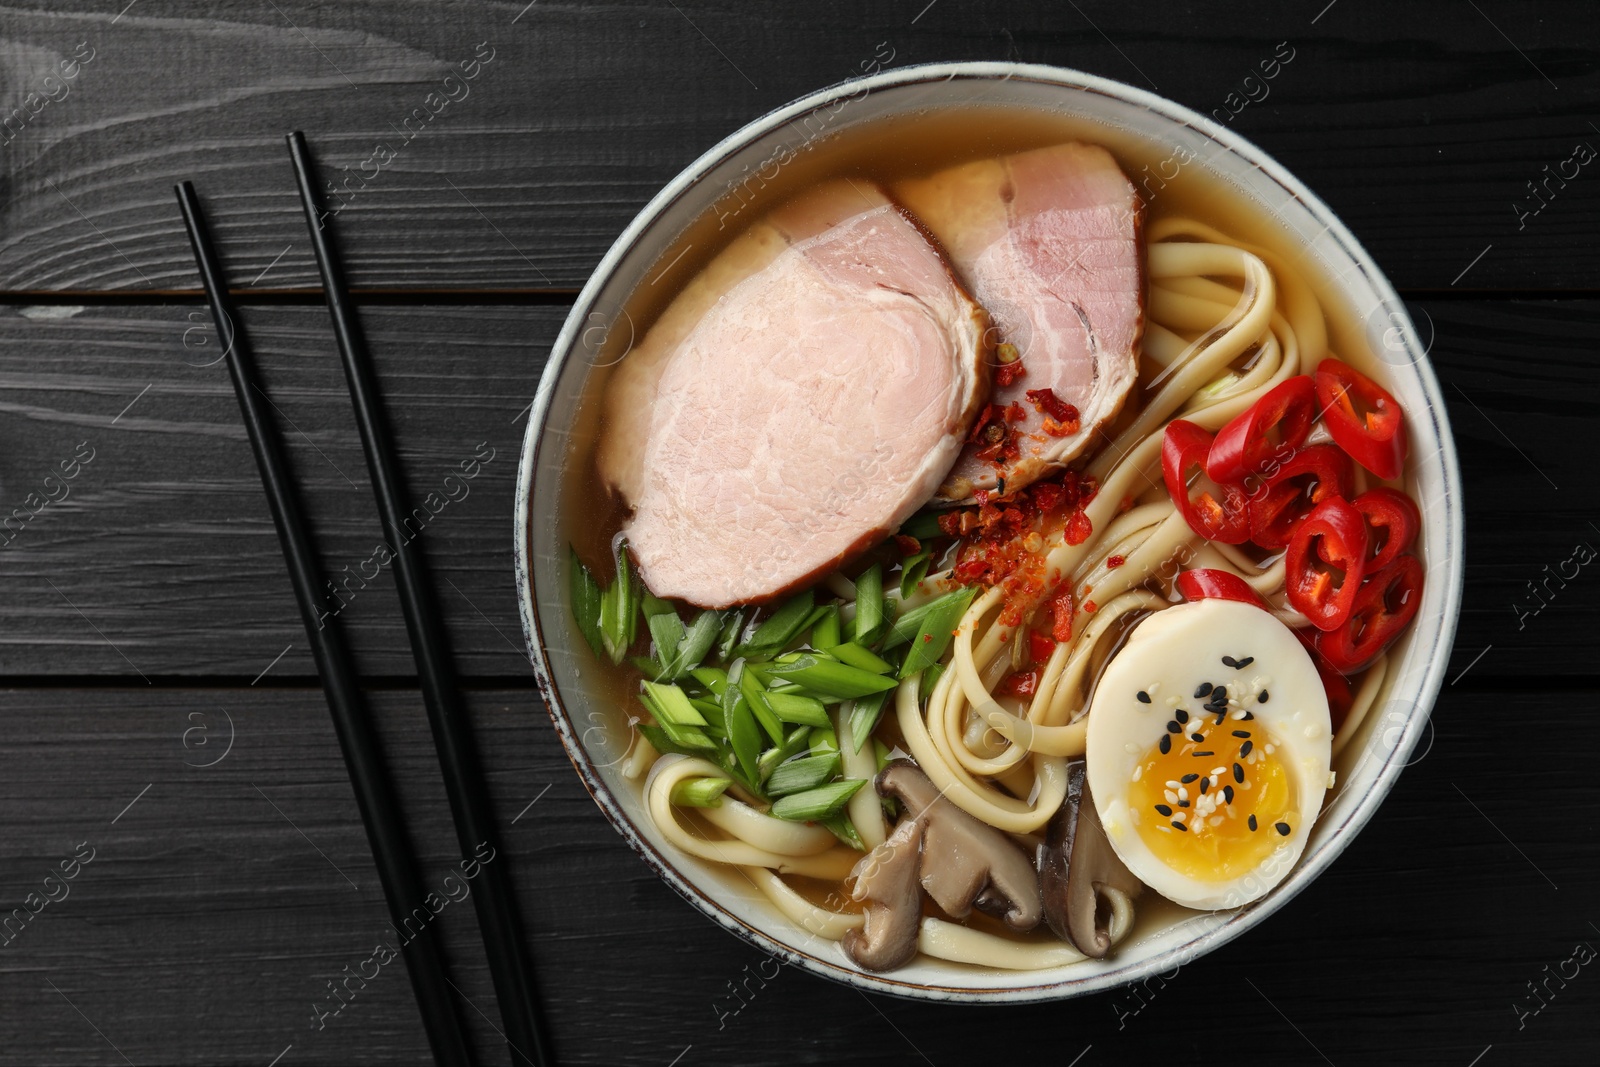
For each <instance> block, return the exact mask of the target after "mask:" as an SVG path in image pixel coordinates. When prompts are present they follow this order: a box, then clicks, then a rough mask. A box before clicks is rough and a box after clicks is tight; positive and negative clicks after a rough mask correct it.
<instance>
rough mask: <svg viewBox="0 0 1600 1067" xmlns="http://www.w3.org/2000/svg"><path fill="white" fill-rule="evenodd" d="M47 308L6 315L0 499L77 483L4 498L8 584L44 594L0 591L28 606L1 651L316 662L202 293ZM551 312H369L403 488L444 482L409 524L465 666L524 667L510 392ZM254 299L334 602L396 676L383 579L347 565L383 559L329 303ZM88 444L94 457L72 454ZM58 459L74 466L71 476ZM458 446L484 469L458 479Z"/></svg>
mask: <svg viewBox="0 0 1600 1067" xmlns="http://www.w3.org/2000/svg"><path fill="white" fill-rule="evenodd" d="M47 310H48V314H47V315H46V317H44V318H30V317H29V314H36V313H30V312H28V311H27V310H26V309H24V310H23V311H22V312H20V313H19V312H17V311H15V310H13V309H8V311H7V313H5V314H4V316H3V318H0V321H3V322H5V323H6V324H7V327H9V328H8V329H7V330H6V331H5V336H6V337H7V338H8V341H6V342H0V347H3V354H0V366H3V368H4V369H0V381H3V382H4V385H3V386H0V389H3V392H4V399H0V425H3V427H4V429H3V430H0V442H3V446H0V447H3V451H4V455H3V456H0V484H3V485H4V487H5V496H4V498H3V499H4V502H5V504H6V514H7V515H12V514H13V512H14V511H15V510H16V509H17V508H19V507H20V508H22V509H23V510H22V511H21V515H22V516H26V515H27V514H28V512H29V511H30V510H35V509H37V503H32V504H30V503H29V502H28V494H30V493H37V494H40V497H36V498H35V500H37V499H40V498H42V497H44V496H46V495H55V496H57V497H60V496H61V495H62V493H63V492H66V494H67V495H66V496H65V497H64V498H62V499H61V500H60V502H59V503H50V504H47V505H46V506H45V507H43V508H42V509H38V510H37V514H35V515H34V516H33V517H32V518H31V519H29V520H28V521H27V522H26V523H25V524H24V523H23V522H22V520H21V518H20V517H18V518H14V519H13V523H14V525H13V528H12V529H13V530H14V531H15V532H13V533H12V539H11V540H10V541H9V543H8V544H7V546H6V547H5V548H4V549H0V552H3V553H5V556H6V565H7V568H8V579H9V581H10V582H11V583H14V584H11V585H10V586H9V587H10V588H12V589H14V590H17V591H19V592H20V591H21V590H23V589H26V590H29V594H28V595H31V596H36V597H38V598H39V599H38V600H37V601H36V603H35V604H34V605H33V607H32V608H24V607H23V605H22V603H21V601H20V599H18V598H16V597H9V598H7V601H8V606H7V607H6V608H4V609H0V611H3V612H4V613H5V614H6V618H7V621H17V622H19V624H20V625H19V626H18V627H17V628H10V627H7V630H8V632H7V633H6V635H5V637H4V639H3V640H4V641H5V643H6V648H5V651H4V652H3V653H0V660H3V663H4V666H3V668H0V672H3V673H6V674H12V675H15V674H18V673H22V674H28V673H34V672H36V671H41V670H42V671H44V672H47V673H53V674H63V673H64V674H71V673H84V674H106V673H111V674H127V675H129V676H132V675H133V674H134V673H138V674H141V675H144V676H147V677H148V676H160V675H173V674H198V675H216V674H222V675H235V676H242V677H243V678H245V679H250V678H254V677H256V676H257V675H258V674H260V673H262V672H263V671H265V670H266V669H267V668H268V666H269V665H272V673H273V676H274V677H282V676H285V675H291V676H292V675H300V676H306V675H308V674H310V673H314V668H313V667H312V664H311V658H310V650H309V648H308V647H307V645H306V642H305V638H304V635H303V632H302V628H301V623H300V618H299V614H298V612H297V610H296V608H295V605H294V600H293V596H292V594H291V592H290V589H289V584H288V577H287V574H286V572H285V570H284V565H283V561H282V557H281V556H280V554H279V551H278V547H277V537H276V534H275V533H274V531H273V528H272V521H271V517H270V516H269V514H268V512H267V508H266V500H265V497H264V496H263V494H262V491H261V484H260V477H259V475H258V474H257V472H256V469H255V464H254V461H253V459H252V457H251V453H250V448H249V445H248V443H247V442H246V440H245V437H244V430H243V427H242V426H241V425H240V422H239V412H238V405H237V403H236V401H235V399H234V395H233V389H232V386H231V384H230V383H229V381H228V375H227V370H226V368H225V367H224V366H223V365H222V364H221V363H214V364H212V365H209V366H203V365H197V364H205V363H208V362H210V361H211V360H214V359H215V358H216V345H215V343H214V340H211V338H210V334H209V332H208V331H209V327H204V328H202V327H201V326H200V325H199V324H201V323H205V322H207V321H208V318H207V313H206V312H204V311H202V310H200V309H199V308H196V307H188V306H182V305H166V306H158V307H153V308H128V309H103V308H102V309H89V310H82V311H76V312H75V311H74V310H73V309H70V308H69V309H61V308H51V309H47ZM62 312H65V314H60V313H62ZM564 314H565V309H563V308H543V307H532V308H447V309H437V308H436V309H427V308H389V309H384V310H383V311H382V312H381V313H374V314H370V315H368V316H367V317H366V320H365V321H366V324H367V328H368V334H369V341H370V343H371V345H372V347H373V349H374V351H375V352H376V353H378V354H379V356H378V358H379V362H380V366H381V368H382V370H381V372H380V373H381V375H382V378H383V383H384V389H385V396H386V398H387V400H388V403H389V407H390V411H391V415H392V421H393V424H394V429H395V433H396V437H397V440H398V445H399V450H400V454H401V459H402V462H403V463H404V464H405V466H406V468H407V472H408V476H409V479H410V483H411V491H412V493H413V496H414V499H415V502H416V503H417V504H419V505H425V503H426V501H427V498H428V496H429V495H430V494H441V495H440V496H435V497H434V500H435V502H436V504H438V507H439V510H438V513H437V514H434V515H432V517H431V518H430V519H429V521H428V522H427V525H426V527H425V533H424V537H423V540H424V543H425V544H426V545H427V546H428V551H429V553H430V555H431V557H432V560H433V562H434V566H435V570H436V573H437V575H438V580H439V582H440V585H439V589H440V593H441V600H442V602H443V605H444V609H445V612H446V617H447V622H448V624H449V625H450V627H451V629H452V631H453V632H454V634H455V637H456V642H457V648H458V649H459V651H460V664H461V668H462V669H463V670H464V671H466V672H468V673H474V674H489V675H493V674H500V675H512V676H517V677H520V676H522V675H523V673H524V672H525V670H526V667H525V664H526V658H525V655H524V653H523V652H522V643H521V642H522V637H521V631H520V625H519V623H518V621H517V614H516V601H515V594H514V589H513V586H512V582H511V540H512V532H511V501H512V498H513V496H514V485H515V481H516V467H517V459H518V456H519V454H520V451H521V442H522V432H523V426H524V423H523V422H522V421H521V416H520V413H521V412H522V410H523V409H524V408H525V407H526V406H527V405H528V403H529V402H530V401H531V400H532V397H533V391H534V386H535V384H536V382H537V380H538V376H539V372H540V369H541V367H542V366H543V360H544V355H545V353H546V351H547V346H548V345H549V343H550V340H551V339H552V338H553V337H554V335H555V332H556V330H557V328H558V327H559V324H560V321H561V319H562V317H563V316H564ZM244 318H245V325H246V328H247V329H248V330H249V335H250V337H251V340H252V343H253V345H254V347H255V351H256V355H257V358H258V360H259V362H260V363H261V365H262V369H263V375H264V377H265V378H266V380H267V386H268V389H269V391H270V392H271V394H272V399H273V402H274V403H275V404H276V406H277V407H278V408H279V409H280V410H281V412H282V413H283V416H284V418H285V419H286V420H287V425H285V426H284V427H283V429H284V433H285V436H286V438H287V439H288V443H289V451H290V461H291V464H292V465H293V467H294V468H295V469H296V471H297V472H298V474H299V477H300V480H301V485H302V487H303V489H304V492H305V499H306V507H307V511H308V514H309V515H310V517H311V521H312V523H313V525H314V527H315V529H316V532H317V535H318V545H319V548H320V551H321V554H322V559H323V562H324V566H325V569H326V571H327V573H328V574H329V575H330V576H331V578H332V579H334V580H336V581H338V582H339V583H340V585H341V587H342V589H343V590H346V591H348V592H341V593H340V594H338V596H337V597H335V596H334V595H331V594H330V597H329V600H328V606H329V608H330V609H335V608H337V606H338V605H339V604H340V603H343V604H344V605H345V606H344V608H343V610H342V611H339V612H338V614H339V617H340V618H341V619H342V620H343V621H344V622H345V623H346V628H347V632H348V633H349V634H350V636H351V638H352V641H353V644H354V647H355V649H356V652H357V656H358V658H359V661H360V663H361V664H362V667H363V669H364V670H365V671H366V672H367V673H369V674H379V675H384V674H406V675H409V674H411V673H412V664H411V652H410V645H409V644H408V642H407V640H406V636H405V633H404V626H403V622H402V620H401V618H400V614H399V602H398V599H397V598H396V595H395V592H394V586H393V580H392V578H391V577H389V576H387V575H384V576H382V577H380V578H377V579H374V580H372V582H371V584H370V585H365V586H364V583H363V581H362V577H361V576H362V575H365V576H366V577H368V578H372V576H373V573H374V572H375V571H376V570H377V569H378V564H379V563H380V562H382V559H383V557H382V556H381V555H380V554H379V553H378V552H377V548H378V546H379V544H380V542H382V540H383V536H382V531H381V528H380V527H379V524H378V519H377V509H376V505H375V504H374V502H373V499H372V493H371V489H370V487H369V483H368V480H367V475H366V463H365V460H364V458H363V454H362V450H361V443H360V439H359V437H358V436H357V434H356V430H355V422H354V415H353V412H352V409H351V405H350V400H349V394H348V392H347V390H346V388H345V384H344V377H343V373H342V372H341V370H340V368H339V363H338V357H337V354H336V352H335V349H334V345H333V339H332V334H331V332H330V328H329V326H328V320H327V314H326V312H325V311H324V310H322V309H319V308H302V307H292V308H271V309H260V310H249V311H246V312H245V315H244ZM208 341H209V343H204V342H208ZM80 454H81V455H85V456H89V455H91V454H92V458H91V459H90V461H89V462H88V463H87V464H81V465H79V466H78V467H76V468H74V467H73V459H74V457H75V456H78V455H80ZM63 462H65V463H67V464H68V469H69V470H70V469H77V470H78V471H79V473H78V474H77V476H76V477H75V478H73V479H71V480H65V481H63V479H62V478H61V472H60V471H59V470H58V468H59V467H60V465H61V464H62V463H63ZM462 464H466V465H467V466H466V468H465V470H466V471H467V472H469V473H471V472H476V473H475V474H474V475H473V476H471V477H463V476H462V474H463V468H462ZM52 474H54V477H53V478H52V480H51V481H49V482H47V481H46V479H47V477H50V476H52ZM447 479H449V480H448V481H447ZM440 501H442V503H439V502H440ZM427 506H430V507H431V506H433V505H427ZM18 527H20V529H19V528H18ZM22 616H27V617H28V618H29V620H30V621H28V622H21V617H22ZM290 645H293V648H291V649H290V650H289V651H288V653H287V654H286V655H283V658H282V659H281V660H278V659H277V657H278V656H279V655H280V653H283V652H284V650H285V649H286V648H288V647H289V646H290Z"/></svg>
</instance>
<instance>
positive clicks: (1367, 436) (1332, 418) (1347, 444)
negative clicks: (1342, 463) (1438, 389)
mask: <svg viewBox="0 0 1600 1067" xmlns="http://www.w3.org/2000/svg"><path fill="white" fill-rule="evenodd" d="M1316 385H1317V403H1318V404H1319V405H1321V407H1322V421H1323V424H1324V425H1325V426H1327V427H1328V432H1329V433H1330V434H1332V435H1333V439H1334V441H1335V442H1336V443H1337V444H1338V445H1339V447H1340V448H1342V449H1344V450H1345V451H1346V452H1348V453H1349V454H1350V458H1351V459H1353V460H1355V461H1356V462H1357V463H1359V464H1361V465H1362V466H1363V467H1365V468H1367V470H1369V471H1371V472H1372V473H1373V474H1376V475H1377V476H1378V477H1380V478H1398V477H1399V476H1400V469H1401V467H1403V466H1404V465H1405V461H1406V427H1405V415H1404V413H1403V412H1402V411H1401V410H1400V403H1399V401H1397V400H1395V398H1394V397H1393V396H1391V395H1390V393H1389V391H1388V390H1387V389H1385V388H1384V387H1383V386H1381V385H1379V384H1378V383H1377V382H1375V381H1373V380H1372V379H1371V378H1368V377H1367V376H1366V375H1365V374H1362V373H1361V372H1360V371H1358V370H1356V369H1355V368H1354V367H1352V366H1350V365H1349V364H1348V363H1342V362H1340V361H1339V360H1337V359H1325V360H1323V361H1322V362H1321V363H1320V364H1318V366H1317V378H1316Z"/></svg>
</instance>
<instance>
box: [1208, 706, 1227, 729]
mask: <svg viewBox="0 0 1600 1067" xmlns="http://www.w3.org/2000/svg"><path fill="white" fill-rule="evenodd" d="M1207 710H1209V709H1207ZM1227 717H1228V709H1227V708H1218V709H1217V721H1216V722H1214V723H1212V724H1211V725H1213V726H1221V725H1222V720H1223V719H1226V718H1227Z"/></svg>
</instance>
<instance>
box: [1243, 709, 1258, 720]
mask: <svg viewBox="0 0 1600 1067" xmlns="http://www.w3.org/2000/svg"><path fill="white" fill-rule="evenodd" d="M1255 717H1256V713H1255V712H1253V711H1247V712H1245V713H1244V721H1245V722H1249V721H1250V720H1251V719H1253V718H1255Z"/></svg>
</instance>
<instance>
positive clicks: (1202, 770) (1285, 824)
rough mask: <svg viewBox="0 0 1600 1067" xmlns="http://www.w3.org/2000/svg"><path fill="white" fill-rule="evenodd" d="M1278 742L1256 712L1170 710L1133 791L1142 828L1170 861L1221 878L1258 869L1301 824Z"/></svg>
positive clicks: (1204, 877) (1200, 876) (1182, 869)
mask: <svg viewBox="0 0 1600 1067" xmlns="http://www.w3.org/2000/svg"><path fill="white" fill-rule="evenodd" d="M1281 751H1282V750H1281V748H1280V747H1279V746H1278V744H1277V743H1276V742H1275V741H1274V740H1273V739H1272V737H1271V735H1270V734H1268V733H1267V731H1266V730H1265V729H1264V728H1263V727H1262V726H1261V725H1260V724H1259V722H1258V721H1257V720H1255V719H1253V718H1252V719H1235V718H1233V717H1232V716H1231V715H1230V716H1228V717H1226V718H1224V719H1223V720H1222V721H1221V722H1220V723H1218V722H1217V721H1216V717H1215V716H1214V715H1207V714H1203V713H1202V714H1194V715H1191V714H1189V713H1187V712H1184V711H1175V712H1173V719H1172V721H1170V722H1169V723H1168V724H1167V733H1166V735H1165V737H1164V738H1163V739H1162V740H1161V741H1159V742H1157V743H1156V744H1154V745H1151V746H1150V749H1149V750H1148V751H1147V752H1145V754H1144V755H1143V757H1142V758H1141V759H1140V761H1139V763H1138V765H1137V767H1136V769H1135V772H1134V774H1135V777H1134V780H1133V782H1132V783H1131V784H1130V788H1129V793H1128V799H1129V804H1130V805H1131V807H1132V814H1133V817H1134V821H1135V825H1137V827H1138V830H1139V836H1140V838H1142V839H1143V840H1144V843H1145V845H1146V846H1147V847H1148V848H1149V849H1150V851H1151V852H1153V853H1155V855H1156V857H1157V858H1158V859H1160V860H1161V862H1163V863H1165V864H1166V865H1167V866H1168V867H1171V868H1172V869H1173V870H1175V871H1177V872H1178V873H1180V874H1184V875H1187V876H1188V877H1190V878H1194V879H1197V880H1199V881H1206V882H1220V881H1227V880H1229V879H1233V878H1237V877H1239V876H1240V875H1243V874H1246V873H1248V872H1250V871H1253V870H1255V869H1256V868H1257V867H1259V866H1260V865H1261V862H1262V861H1263V860H1265V859H1266V858H1267V856H1269V855H1271V853H1272V851H1273V850H1274V849H1276V848H1277V847H1278V846H1279V845H1280V844H1282V843H1283V841H1284V839H1285V838H1287V837H1288V836H1289V835H1290V834H1291V833H1293V832H1294V831H1295V830H1296V829H1298V828H1299V826H1300V813H1299V812H1298V811H1296V810H1295V790H1294V789H1293V788H1292V785H1293V783H1292V781H1291V778H1290V771H1289V768H1288V767H1287V766H1286V765H1285V764H1284V761H1283V760H1282V759H1280V758H1279V754H1280V753H1281Z"/></svg>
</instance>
